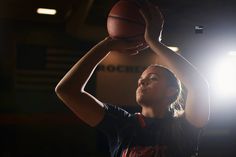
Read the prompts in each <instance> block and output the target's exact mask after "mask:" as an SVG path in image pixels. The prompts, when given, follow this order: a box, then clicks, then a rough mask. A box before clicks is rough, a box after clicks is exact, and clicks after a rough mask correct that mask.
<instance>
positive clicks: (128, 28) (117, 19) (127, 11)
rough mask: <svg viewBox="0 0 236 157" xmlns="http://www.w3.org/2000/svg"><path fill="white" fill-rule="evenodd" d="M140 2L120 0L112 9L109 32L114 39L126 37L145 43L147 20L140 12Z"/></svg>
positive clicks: (108, 20) (109, 16)
mask: <svg viewBox="0 0 236 157" xmlns="http://www.w3.org/2000/svg"><path fill="white" fill-rule="evenodd" d="M139 8H140V7H139V4H138V3H137V2H136V1H135V0H120V1H118V2H117V3H116V4H115V5H114V6H113V7H112V9H111V10H110V13H109V15H108V18H107V30H108V34H109V36H110V37H111V38H113V39H126V40H131V41H137V44H140V43H143V44H144V46H145V47H146V42H145V40H144V33H145V21H144V19H143V17H142V15H141V14H140V12H139Z"/></svg>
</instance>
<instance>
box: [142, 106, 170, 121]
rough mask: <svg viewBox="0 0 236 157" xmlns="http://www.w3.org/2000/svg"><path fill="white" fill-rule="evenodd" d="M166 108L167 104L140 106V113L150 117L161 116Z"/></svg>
mask: <svg viewBox="0 0 236 157" xmlns="http://www.w3.org/2000/svg"><path fill="white" fill-rule="evenodd" d="M167 110H168V107H167V105H156V106H142V115H144V116H145V117H150V118H154V117H156V118H163V117H164V116H165V114H166V111H167Z"/></svg>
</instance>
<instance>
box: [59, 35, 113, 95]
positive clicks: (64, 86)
mask: <svg viewBox="0 0 236 157" xmlns="http://www.w3.org/2000/svg"><path fill="white" fill-rule="evenodd" d="M102 42H103V43H104V42H106V41H105V40H103V41H101V42H100V43H98V44H97V45H96V46H94V47H93V48H92V49H91V50H90V51H89V52H88V53H87V54H85V55H84V56H83V57H82V58H81V59H80V60H79V61H78V62H77V63H76V64H75V65H74V66H73V67H72V68H71V69H70V70H69V71H68V72H67V74H66V75H65V76H64V77H63V78H62V80H61V81H60V82H59V83H58V85H57V87H56V91H59V92H60V91H68V90H70V91H76V92H78V91H83V90H84V87H85V85H86V83H87V81H88V80H89V78H90V77H91V75H92V73H93V71H94V70H95V68H96V66H97V65H98V64H99V63H100V62H101V61H102V59H103V58H105V56H106V55H107V54H108V53H109V50H108V49H107V48H106V46H105V45H104V44H101V43H102Z"/></svg>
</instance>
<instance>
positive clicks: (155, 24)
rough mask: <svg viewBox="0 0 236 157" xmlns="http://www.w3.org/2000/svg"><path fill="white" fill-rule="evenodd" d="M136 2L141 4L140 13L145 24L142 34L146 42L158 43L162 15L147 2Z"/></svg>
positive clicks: (162, 20)
mask: <svg viewBox="0 0 236 157" xmlns="http://www.w3.org/2000/svg"><path fill="white" fill-rule="evenodd" d="M138 2H139V3H140V4H141V9H140V13H141V15H142V16H143V18H144V20H145V23H146V29H145V34H144V38H145V40H146V42H147V43H149V42H151V41H154V42H156V41H160V40H161V33H162V29H163V24H164V19H163V15H162V13H161V12H160V10H159V8H158V7H157V6H155V5H154V4H151V3H150V2H149V1H148V0H138Z"/></svg>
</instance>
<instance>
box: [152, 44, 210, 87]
mask: <svg viewBox="0 0 236 157" xmlns="http://www.w3.org/2000/svg"><path fill="white" fill-rule="evenodd" d="M149 46H150V48H151V49H152V50H153V51H154V52H155V53H156V54H157V55H158V57H159V59H160V60H161V63H162V64H163V65H164V66H166V67H168V68H169V69H170V70H172V71H173V72H174V73H175V75H176V76H177V77H178V78H179V79H180V80H181V82H182V83H183V84H184V85H185V86H186V87H187V88H196V87H199V86H198V85H197V84H199V83H202V84H205V85H207V82H206V80H205V79H204V77H203V76H202V75H201V74H200V73H199V72H198V71H197V69H196V68H195V67H194V66H193V65H192V64H191V63H190V62H189V61H187V60H186V59H185V58H184V57H183V56H181V55H180V54H178V53H176V52H173V51H172V50H170V49H169V48H168V47H167V46H165V45H164V44H162V43H160V42H154V41H150V42H149ZM194 82H195V83H194ZM195 85H196V86H195Z"/></svg>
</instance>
